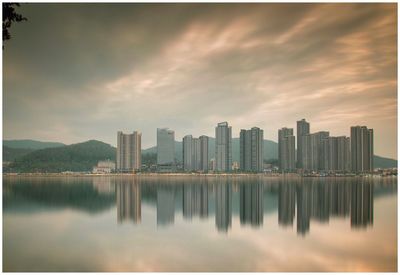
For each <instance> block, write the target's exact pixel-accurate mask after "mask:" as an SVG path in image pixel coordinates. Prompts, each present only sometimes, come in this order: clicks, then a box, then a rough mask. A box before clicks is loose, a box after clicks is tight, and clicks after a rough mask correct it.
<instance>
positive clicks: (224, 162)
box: [215, 122, 232, 172]
mask: <svg viewBox="0 0 400 275" xmlns="http://www.w3.org/2000/svg"><path fill="white" fill-rule="evenodd" d="M215 161H216V165H215V166H216V167H215V170H216V171H217V172H228V171H231V169H232V127H230V126H229V125H228V122H221V123H218V125H217V127H216V128H215Z"/></svg>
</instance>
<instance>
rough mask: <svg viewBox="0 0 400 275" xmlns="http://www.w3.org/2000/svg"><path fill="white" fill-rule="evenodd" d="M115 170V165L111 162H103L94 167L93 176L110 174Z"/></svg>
mask: <svg viewBox="0 0 400 275" xmlns="http://www.w3.org/2000/svg"><path fill="white" fill-rule="evenodd" d="M114 170H115V163H114V162H113V161H111V160H101V161H99V162H98V163H97V166H95V167H93V172H92V173H93V174H109V173H111V172H113V171H114Z"/></svg>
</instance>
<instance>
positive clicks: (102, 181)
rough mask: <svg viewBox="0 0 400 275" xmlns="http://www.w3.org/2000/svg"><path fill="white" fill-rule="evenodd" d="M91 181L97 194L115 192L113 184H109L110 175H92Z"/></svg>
mask: <svg viewBox="0 0 400 275" xmlns="http://www.w3.org/2000/svg"><path fill="white" fill-rule="evenodd" d="M92 183H93V187H94V189H96V190H97V192H98V193H99V194H112V193H114V192H115V188H114V186H112V185H111V177H93V178H92Z"/></svg>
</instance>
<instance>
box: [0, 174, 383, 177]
mask: <svg viewBox="0 0 400 275" xmlns="http://www.w3.org/2000/svg"><path fill="white" fill-rule="evenodd" d="M3 177H60V178H62V177H117V178H118V177H123V178H126V177H167V178H168V177H203V178H209V177H213V178H216V177H228V178H243V177H245V178H251V177H256V178H302V177H312V178H327V177H330V178H331V177H334V178H337V177H380V175H372V174H366V175H355V174H347V175H343V174H341V175H324V176H320V175H302V174H297V173H286V174H280V173H268V174H265V173H259V174H253V173H251V174H250V173H218V174H217V173H215V174H211V173H210V174H199V173H136V174H133V173H131V174H129V173H120V174H118V173H115V174H91V173H4V174H3Z"/></svg>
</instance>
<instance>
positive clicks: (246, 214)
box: [240, 183, 264, 227]
mask: <svg viewBox="0 0 400 275" xmlns="http://www.w3.org/2000/svg"><path fill="white" fill-rule="evenodd" d="M263 186H264V185H263V184H262V183H254V184H253V183H250V184H241V185H240V224H250V225H252V226H256V227H257V226H260V225H262V224H263V221H264V219H263V218H264V200H263V198H264V192H263V190H264V188H263Z"/></svg>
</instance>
